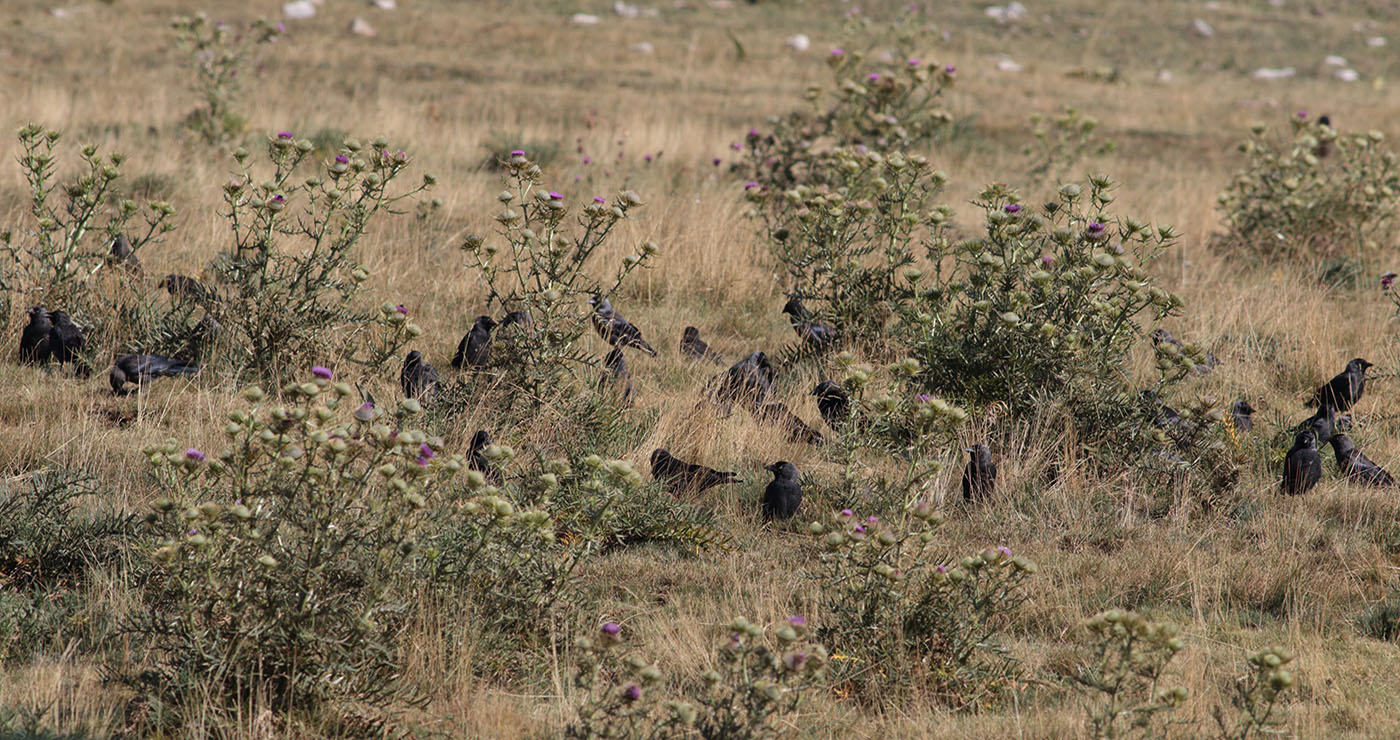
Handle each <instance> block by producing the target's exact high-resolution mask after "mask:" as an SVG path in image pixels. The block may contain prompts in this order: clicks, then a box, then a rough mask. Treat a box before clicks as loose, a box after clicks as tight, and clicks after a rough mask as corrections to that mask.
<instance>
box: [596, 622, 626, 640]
mask: <svg viewBox="0 0 1400 740" xmlns="http://www.w3.org/2000/svg"><path fill="white" fill-rule="evenodd" d="M599 629H601V630H602V632H603V634H605V635H607V636H608V637H617V633H619V632H621V631H622V627H620V626H618V624H617V622H604V623H603V626H602V627H601V628H599Z"/></svg>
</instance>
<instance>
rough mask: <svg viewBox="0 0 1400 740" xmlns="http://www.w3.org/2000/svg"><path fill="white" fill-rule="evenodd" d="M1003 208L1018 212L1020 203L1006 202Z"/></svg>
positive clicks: (1008, 211) (1010, 211) (1007, 210)
mask: <svg viewBox="0 0 1400 740" xmlns="http://www.w3.org/2000/svg"><path fill="white" fill-rule="evenodd" d="M1003 210H1005V211H1006V212H1007V213H1020V212H1021V204H1020V203H1007V204H1006V208H1004V209H1003Z"/></svg>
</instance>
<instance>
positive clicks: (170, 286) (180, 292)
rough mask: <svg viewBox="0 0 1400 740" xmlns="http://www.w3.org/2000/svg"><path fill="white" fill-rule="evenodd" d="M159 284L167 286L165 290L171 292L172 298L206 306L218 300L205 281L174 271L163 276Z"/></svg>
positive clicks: (163, 286)
mask: <svg viewBox="0 0 1400 740" xmlns="http://www.w3.org/2000/svg"><path fill="white" fill-rule="evenodd" d="M159 285H160V287H162V288H165V291H166V292H167V293H169V294H170V296H171V297H172V298H174V299H176V300H179V301H193V302H195V303H198V304H200V305H202V306H204V307H205V308H208V307H209V306H210V305H212V304H214V303H217V302H218V301H217V300H215V296H214V294H213V293H212V292H210V290H209V289H208V288H206V287H204V284H203V283H201V282H199V281H198V280H195V279H194V278H192V277H190V276H188V275H179V274H176V273H173V272H172V273H170V274H169V275H166V276H165V277H163V278H161V280H160V283H159Z"/></svg>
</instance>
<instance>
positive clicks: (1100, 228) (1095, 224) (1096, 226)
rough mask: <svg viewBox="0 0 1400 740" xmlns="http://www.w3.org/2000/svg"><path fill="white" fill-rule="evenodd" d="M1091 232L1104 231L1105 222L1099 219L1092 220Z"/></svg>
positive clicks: (1098, 232) (1099, 232)
mask: <svg viewBox="0 0 1400 740" xmlns="http://www.w3.org/2000/svg"><path fill="white" fill-rule="evenodd" d="M1089 233H1090V234H1101V233H1103V224H1101V223H1099V222H1098V221H1090V222H1089Z"/></svg>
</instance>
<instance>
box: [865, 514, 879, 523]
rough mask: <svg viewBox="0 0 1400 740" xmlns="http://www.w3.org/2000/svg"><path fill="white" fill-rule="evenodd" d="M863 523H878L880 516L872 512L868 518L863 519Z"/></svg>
mask: <svg viewBox="0 0 1400 740" xmlns="http://www.w3.org/2000/svg"><path fill="white" fill-rule="evenodd" d="M865 523H866V524H879V523H880V517H878V516H875V515H874V514H871V515H870V517H869V518H868V519H866V520H865Z"/></svg>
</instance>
